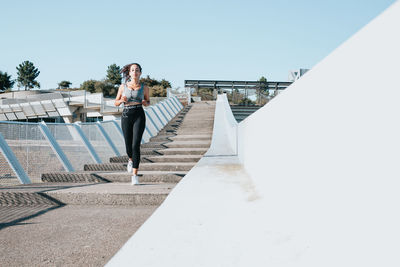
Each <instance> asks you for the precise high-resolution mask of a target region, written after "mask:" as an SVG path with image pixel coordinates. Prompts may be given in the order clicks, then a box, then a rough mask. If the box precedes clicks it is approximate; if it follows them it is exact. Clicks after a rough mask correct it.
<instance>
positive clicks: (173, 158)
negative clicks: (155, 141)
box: [142, 155, 202, 163]
mask: <svg viewBox="0 0 400 267" xmlns="http://www.w3.org/2000/svg"><path fill="white" fill-rule="evenodd" d="M201 157H202V156H201V155H162V156H143V157H142V162H149V163H151V162H175V163H176V162H198V161H199V160H200V159H201Z"/></svg>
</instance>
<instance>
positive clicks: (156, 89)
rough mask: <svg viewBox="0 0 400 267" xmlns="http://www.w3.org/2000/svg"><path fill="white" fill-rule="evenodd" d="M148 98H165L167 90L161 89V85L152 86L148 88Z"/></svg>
mask: <svg viewBox="0 0 400 267" xmlns="http://www.w3.org/2000/svg"><path fill="white" fill-rule="evenodd" d="M149 91H150V96H154V97H156V96H159V97H166V96H167V89H166V88H164V87H162V86H161V85H154V86H151V87H149Z"/></svg>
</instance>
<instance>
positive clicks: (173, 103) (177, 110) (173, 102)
mask: <svg viewBox="0 0 400 267" xmlns="http://www.w3.org/2000/svg"><path fill="white" fill-rule="evenodd" d="M169 102H171V105H172V106H173V107H174V110H175V115H176V114H178V112H179V108H178V107H177V106H176V103H175V101H174V97H171V98H169Z"/></svg>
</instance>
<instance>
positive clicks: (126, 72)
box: [121, 63, 142, 82]
mask: <svg viewBox="0 0 400 267" xmlns="http://www.w3.org/2000/svg"><path fill="white" fill-rule="evenodd" d="M132 65H136V66H138V67H139V70H140V73H142V67H141V66H140V64H139V63H131V64H127V65H125V66H124V67H123V68H122V69H121V73H122V75H123V76H124V77H123V78H124V79H125V82H127V81H128V80H129V71H130V70H131V66H132Z"/></svg>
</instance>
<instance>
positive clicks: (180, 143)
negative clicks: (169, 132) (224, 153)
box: [163, 140, 211, 148]
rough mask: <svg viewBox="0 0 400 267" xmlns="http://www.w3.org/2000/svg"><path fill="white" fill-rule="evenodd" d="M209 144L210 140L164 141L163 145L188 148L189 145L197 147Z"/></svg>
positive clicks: (205, 146) (207, 146)
mask: <svg viewBox="0 0 400 267" xmlns="http://www.w3.org/2000/svg"><path fill="white" fill-rule="evenodd" d="M210 145H211V141H191V140H190V141H186V140H185V141H173V142H170V143H165V144H163V146H166V147H167V148H190V147H197V148H203V147H204V148H209V147H210Z"/></svg>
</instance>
